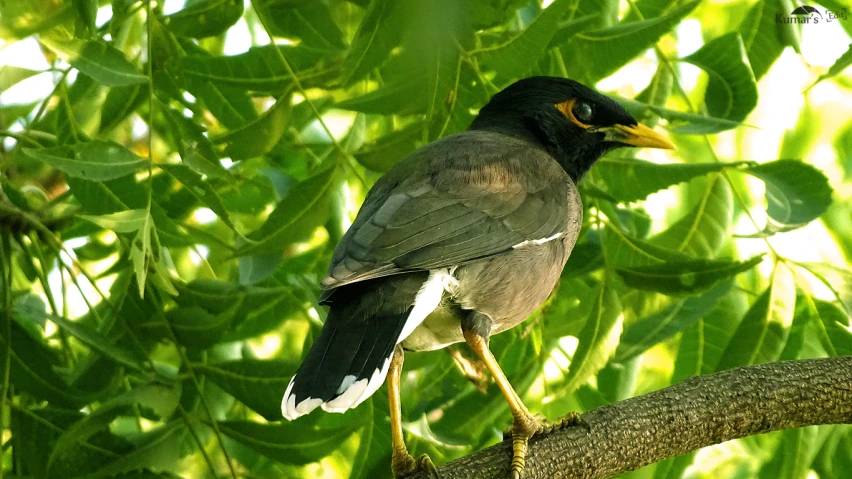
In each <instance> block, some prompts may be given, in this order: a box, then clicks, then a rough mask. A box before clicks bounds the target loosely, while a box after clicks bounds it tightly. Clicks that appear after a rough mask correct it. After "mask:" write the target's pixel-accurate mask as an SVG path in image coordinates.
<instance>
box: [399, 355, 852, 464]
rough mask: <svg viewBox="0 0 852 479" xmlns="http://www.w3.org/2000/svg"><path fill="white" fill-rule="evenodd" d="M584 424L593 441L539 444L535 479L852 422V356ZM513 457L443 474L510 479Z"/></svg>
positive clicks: (535, 442)
mask: <svg viewBox="0 0 852 479" xmlns="http://www.w3.org/2000/svg"><path fill="white" fill-rule="evenodd" d="M581 417H582V418H583V420H585V421H586V422H587V423H588V424H589V426H590V427H591V431H590V432H587V431H586V430H585V429H584V428H582V427H579V426H577V427H570V428H567V429H563V430H560V431H555V432H553V433H550V434H547V435H544V436H539V437H535V438H533V439H532V440H531V441H530V452H529V453H528V455H527V461H526V463H527V467H526V474H525V478H526V479H538V478H583V479H593V478H604V477H611V476H613V475H615V474H619V473H622V472H626V471H631V470H634V469H638V468H640V467H642V466H645V465H648V464H651V463H654V462H657V461H660V460H662V459H665V458H668V457H673V456H677V455H679V454H684V453H687V452H689V451H694V450H696V449H700V448H702V447H706V446H710V445H713V444H718V443H721V442H724V441H729V440H731V439H736V438H739V437H744V436H750V435H753V434H761V433H765V432H770V431H777V430H781V429H789V428H794V427H803V426H813V425H818V424H843V423H852V356H842V357H836V358H827V359H808V360H799V361H785V362H777V363H768V364H761V365H757V366H749V367H744V368H738V369H731V370H728V371H723V372H719V373H715V374H711V375H708V376H700V377H692V378H689V379H687V380H685V381H683V382H681V383H679V384H676V385H674V386H670V387H667V388H665V389H661V390H659V391H654V392H652V393H648V394H645V395H642V396H638V397H635V398H631V399H627V400H625V401H620V402H617V403H614V404H609V405H606V406H602V407H599V408H596V409H592V410H590V411H587V412H585V413H584V414H582V415H581ZM511 450H512V446H511V440H510V441H503V442H501V443H500V444H496V445H494V446H492V447H489V448H487V449H484V450H482V451H479V452H476V453H473V454H471V455H469V456H465V457H462V458H459V459H456V460H454V461H451V462H449V463H447V464H444V465H442V466H440V467H439V468H438V471H439V473H440V475H441V478H442V479H454V478H469V477H477V478H483V479H484V478H501V479H503V478H506V477H509V470H510V461H511ZM412 477H413V478H417V479H421V478H425V477H426V475H423V474H418V475H415V476H412Z"/></svg>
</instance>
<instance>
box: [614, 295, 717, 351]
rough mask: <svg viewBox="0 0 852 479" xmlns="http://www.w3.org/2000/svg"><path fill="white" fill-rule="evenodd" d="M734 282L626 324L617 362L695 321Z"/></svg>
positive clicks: (670, 335)
mask: <svg viewBox="0 0 852 479" xmlns="http://www.w3.org/2000/svg"><path fill="white" fill-rule="evenodd" d="M732 286H733V282H732V281H722V282H720V283H718V284H716V285H715V286H713V287H712V288H711V289H710V290H708V291H707V292H705V293H703V294H700V295H697V296H692V297H690V298H688V299H685V300H679V301H675V302H673V303H671V304H669V305H668V306H666V307H664V308H663V309H661V310H659V311H656V312H654V313H652V314H649V315H647V316H644V317H642V318H639V319H638V320H637V321H635V322H632V323H630V324H628V325H626V326H625V328H624V332H623V333H622V334H621V339H619V344H618V349H616V351H615V357H614V358H613V361H614V362H617V363H624V362H626V361H628V360H630V359H632V358H634V357H636V356H638V355H640V354H642V353H644V352H645V351H647V350H648V349H650V348H651V347H652V346H654V345H655V344H657V343H660V342H662V341H665V340H667V339H669V338H671V337H673V336H674V335H676V334H677V333H679V332H681V331H683V330H684V329H686V328H688V327H690V326H692V325H693V324H695V322H696V321H698V320H699V319H701V318H703V317H704V316H705V315H707V313H709V312H710V311H711V310H712V309H713V308H715V307H716V305H717V304H719V301H721V299H722V297H723V296H725V295H726V294H728V292H729V291H730V290H731V287H732Z"/></svg>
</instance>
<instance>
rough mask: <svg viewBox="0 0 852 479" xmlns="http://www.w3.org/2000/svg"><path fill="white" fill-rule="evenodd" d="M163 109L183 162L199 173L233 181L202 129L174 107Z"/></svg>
mask: <svg viewBox="0 0 852 479" xmlns="http://www.w3.org/2000/svg"><path fill="white" fill-rule="evenodd" d="M164 111H165V113H166V120H167V121H168V122H169V125H170V126H171V127H172V129H173V130H172V135H173V136H174V139H175V143H176V144H177V149H178V153H180V157H181V160H182V161H183V163H184V164H185V165H186V166H188V167H190V168H192V169H193V170H195V171H196V172H197V173H199V174H202V175H207V176H209V177H211V178H218V179H223V180H228V181H233V176H231V173H229V172H228V170H226V169H225V168H224V167H223V166H222V163H221V162H219V154H218V153H217V152H216V149H215V148H214V147H213V143H211V142H210V140H209V139H208V138H207V137H206V136H204V130H202V129H201V127H200V126H199V125H198V124H197V123H195V122H193V121H192V120H190V119H189V118H187V117H185V116H183V115H182V114H180V113H179V112H178V111H176V110H174V109H171V108H166V109H164Z"/></svg>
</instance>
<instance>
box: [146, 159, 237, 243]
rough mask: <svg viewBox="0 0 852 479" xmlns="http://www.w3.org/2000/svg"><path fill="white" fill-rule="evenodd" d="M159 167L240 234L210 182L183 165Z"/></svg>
mask: <svg viewBox="0 0 852 479" xmlns="http://www.w3.org/2000/svg"><path fill="white" fill-rule="evenodd" d="M160 168H161V169H162V170H163V171H165V172H166V173H168V174H170V175H172V176H173V177H174V178H175V179H176V180H178V181H179V182H180V183H181V184H182V185H183V187H184V188H186V190H187V191H189V192H190V193H191V194H192V196H194V197H195V198H197V199H198V201H200V202H201V203H202V204H203V205H204V206H206V207H208V208H210V210H211V211H212V212H214V213H216V216H218V217H219V219H221V220H222V222H223V223H225V224H226V225H227V226H228V228H231V229H232V230H233V231H234V232H235V233H237V234H240V232H239V231H237V228H236V226H234V224H233V223H232V222H231V216H230V215H229V214H228V210H226V209H225V205H223V204H222V199H221V198H220V197H219V194H218V193H216V190H214V189H213V186H211V185H210V182H208V181H204V180H203V179H201V176H199V175H198V174H197V173H195V172H194V171H192V170H191V169H189V167H187V166H185V165H160ZM241 236H242V235H241Z"/></svg>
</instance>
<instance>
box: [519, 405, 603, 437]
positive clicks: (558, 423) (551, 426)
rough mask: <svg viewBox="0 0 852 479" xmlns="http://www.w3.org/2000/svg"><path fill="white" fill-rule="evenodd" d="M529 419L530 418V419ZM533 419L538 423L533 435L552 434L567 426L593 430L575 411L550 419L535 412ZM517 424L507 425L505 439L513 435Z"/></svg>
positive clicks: (588, 430) (587, 430)
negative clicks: (553, 419)
mask: <svg viewBox="0 0 852 479" xmlns="http://www.w3.org/2000/svg"><path fill="white" fill-rule="evenodd" d="M528 420H529V419H528ZM531 420H532V421H534V422H535V423H536V425H535V431H533V433H532V435H531V436H530V437H533V436H539V435H541V434H550V433H551V432H553V431H558V430H560V429H565V428H566V427H574V426H579V427H582V428H583V429H585V430H586V432H591V431H592V427H591V426H590V425H589V423H588V422H586V421H585V420H584V419H583V418H582V417H580V415H579V414H577V413H575V412H569V413H568V414H566V415H564V416H562V417H561V418H559V419H557V420H555V421H550V420H548V419H547V418H545V417H544V416H542V415H541V414H535V415H532V416H531ZM514 429H515V426H514V424H513V425H512V426H509V427H507V428H506V429H505V430H504V431H503V440H504V441H506V440H508V439H511V438H512V437H513V432H514Z"/></svg>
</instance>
